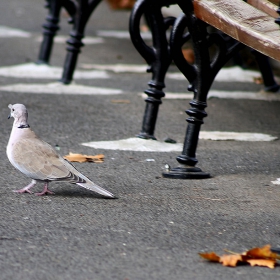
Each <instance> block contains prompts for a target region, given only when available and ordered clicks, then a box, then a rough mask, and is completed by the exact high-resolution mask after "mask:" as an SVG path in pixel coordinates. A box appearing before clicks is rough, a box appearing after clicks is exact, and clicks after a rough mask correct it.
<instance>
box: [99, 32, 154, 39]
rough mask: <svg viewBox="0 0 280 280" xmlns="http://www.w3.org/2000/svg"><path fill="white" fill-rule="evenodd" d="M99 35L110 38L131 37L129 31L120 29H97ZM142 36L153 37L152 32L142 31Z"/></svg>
mask: <svg viewBox="0 0 280 280" xmlns="http://www.w3.org/2000/svg"><path fill="white" fill-rule="evenodd" d="M96 34H97V36H100V37H109V38H117V39H129V40H130V34H129V32H128V31H119V30H97V31H96ZM141 36H142V38H143V39H152V34H151V32H149V31H148V32H142V33H141Z"/></svg>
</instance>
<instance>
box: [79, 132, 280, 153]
mask: <svg viewBox="0 0 280 280" xmlns="http://www.w3.org/2000/svg"><path fill="white" fill-rule="evenodd" d="M199 138H200V139H204V140H215V141H229V140H232V141H256V142H257V141H273V140H276V139H277V137H273V136H271V135H267V134H261V133H238V132H222V131H201V132H200V134H199ZM81 145H83V146H87V147H91V148H94V149H104V150H120V151H136V152H181V151H182V149H183V144H182V143H176V144H170V143H165V142H160V141H156V140H145V139H141V138H136V137H135V138H128V139H122V140H116V141H96V142H87V143H81Z"/></svg>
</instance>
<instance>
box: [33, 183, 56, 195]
mask: <svg viewBox="0 0 280 280" xmlns="http://www.w3.org/2000/svg"><path fill="white" fill-rule="evenodd" d="M44 194H54V192H52V191H50V190H49V189H48V183H45V185H44V189H43V191H42V192H40V193H35V195H40V196H41V195H44Z"/></svg>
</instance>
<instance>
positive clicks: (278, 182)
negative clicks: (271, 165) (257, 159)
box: [271, 178, 280, 185]
mask: <svg viewBox="0 0 280 280" xmlns="http://www.w3.org/2000/svg"><path fill="white" fill-rule="evenodd" d="M271 183H272V184H274V185H280V178H277V179H276V181H271Z"/></svg>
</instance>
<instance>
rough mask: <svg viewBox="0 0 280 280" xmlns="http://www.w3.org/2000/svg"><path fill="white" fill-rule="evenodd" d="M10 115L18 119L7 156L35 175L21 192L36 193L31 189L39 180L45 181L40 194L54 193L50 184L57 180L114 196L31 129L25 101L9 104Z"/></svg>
mask: <svg viewBox="0 0 280 280" xmlns="http://www.w3.org/2000/svg"><path fill="white" fill-rule="evenodd" d="M8 107H9V108H10V109H11V114H10V115H9V118H10V117H13V118H14V123H13V128H12V131H11V135H10V139H9V142H8V145H7V156H8V159H9V160H10V162H11V164H12V165H13V166H14V167H15V168H17V169H18V170H19V171H21V172H22V173H23V174H25V175H26V176H27V177H29V178H31V179H32V181H31V183H30V184H29V185H27V186H26V187H24V188H23V189H20V190H16V191H15V192H18V193H25V192H27V193H32V192H31V191H30V189H31V188H32V187H34V186H35V185H36V183H37V182H44V183H45V185H44V189H43V191H42V192H40V193H36V195H44V194H53V192H52V191H50V190H49V189H48V184H49V183H50V182H53V181H60V182H68V183H72V184H77V185H79V186H81V187H83V188H86V189H88V190H91V191H93V192H96V193H99V194H101V195H102V196H104V197H110V198H114V195H113V194H112V193H110V192H109V191H107V190H105V189H103V188H101V187H99V186H98V185H96V184H95V183H93V182H92V181H91V180H89V179H88V178H87V177H86V176H84V175H83V174H81V173H80V172H79V171H78V170H77V169H76V168H75V167H74V166H73V165H71V164H70V163H69V162H68V161H67V160H65V159H64V158H62V157H61V156H60V155H59V154H58V153H57V152H56V151H55V150H54V149H53V148H52V146H50V145H49V144H48V143H46V142H44V141H43V140H41V139H40V138H39V137H38V136H37V135H36V134H35V133H34V132H33V131H32V130H31V128H30V126H29V124H28V122H27V118H28V113H27V109H26V107H25V106H24V105H23V104H14V105H11V104H10V105H9V106H8Z"/></svg>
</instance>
